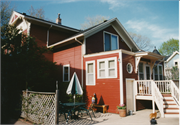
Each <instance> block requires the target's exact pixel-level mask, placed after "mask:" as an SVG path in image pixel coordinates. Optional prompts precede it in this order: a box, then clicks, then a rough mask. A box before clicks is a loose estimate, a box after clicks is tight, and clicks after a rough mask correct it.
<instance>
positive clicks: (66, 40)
mask: <svg viewBox="0 0 180 125" xmlns="http://www.w3.org/2000/svg"><path fill="white" fill-rule="evenodd" d="M81 36H83V34H79V35H77V36H74V37H70V38H67V39H65V40H63V41H59V42H57V43H55V44H53V45H50V46H47V48H50V47H54V46H57V45H60V44H63V43H66V42H68V41H70V40H73V39H75V38H76V39H75V40H77V37H81ZM77 41H79V40H77ZM79 42H80V41H79ZM80 43H81V42H80ZM81 44H82V43H81Z"/></svg>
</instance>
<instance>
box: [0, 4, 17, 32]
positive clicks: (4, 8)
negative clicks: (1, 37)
mask: <svg viewBox="0 0 180 125" xmlns="http://www.w3.org/2000/svg"><path fill="white" fill-rule="evenodd" d="M10 4H11V2H9V1H1V4H0V7H1V10H0V11H1V30H2V29H3V28H4V26H5V25H7V24H8V22H9V19H10V17H11V14H12V12H13V10H14V9H15V7H12V6H10Z"/></svg>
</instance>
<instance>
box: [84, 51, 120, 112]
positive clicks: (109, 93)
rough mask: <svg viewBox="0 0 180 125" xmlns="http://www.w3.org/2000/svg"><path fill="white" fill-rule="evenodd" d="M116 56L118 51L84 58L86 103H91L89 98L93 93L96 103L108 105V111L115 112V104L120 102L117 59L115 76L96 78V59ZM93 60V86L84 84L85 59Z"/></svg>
mask: <svg viewBox="0 0 180 125" xmlns="http://www.w3.org/2000/svg"><path fill="white" fill-rule="evenodd" d="M110 57H117V60H118V58H119V53H116V54H108V55H104V56H95V57H89V58H84V64H83V65H84V66H83V67H84V86H85V87H86V93H85V96H86V98H87V100H86V101H87V103H88V105H89V104H91V98H92V95H93V94H94V93H96V96H97V103H104V104H107V105H109V109H108V112H113V113H116V106H117V105H119V103H120V86H119V84H120V83H119V62H118V61H117V78H106V79H97V60H98V59H103V58H110ZM92 60H95V79H96V85H95V86H86V81H85V78H86V73H85V70H86V61H92Z"/></svg>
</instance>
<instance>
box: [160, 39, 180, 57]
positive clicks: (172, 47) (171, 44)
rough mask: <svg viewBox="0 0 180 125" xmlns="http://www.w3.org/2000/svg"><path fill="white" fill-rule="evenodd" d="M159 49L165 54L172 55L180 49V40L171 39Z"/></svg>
mask: <svg viewBox="0 0 180 125" xmlns="http://www.w3.org/2000/svg"><path fill="white" fill-rule="evenodd" d="M158 51H159V52H160V53H161V54H162V55H164V56H170V55H171V54H173V52H175V51H179V40H177V39H173V38H172V39H169V40H168V41H166V42H164V43H163V44H162V45H161V46H160V48H159V49H158Z"/></svg>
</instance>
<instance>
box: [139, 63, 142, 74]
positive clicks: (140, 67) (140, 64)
mask: <svg viewBox="0 0 180 125" xmlns="http://www.w3.org/2000/svg"><path fill="white" fill-rule="evenodd" d="M139 72H141V73H143V63H139Z"/></svg>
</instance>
